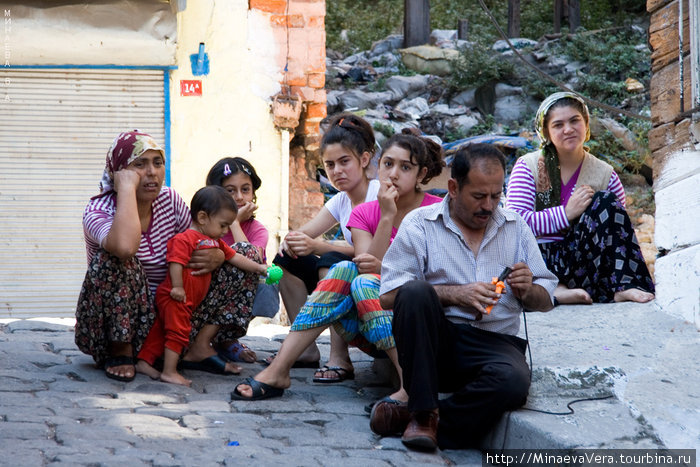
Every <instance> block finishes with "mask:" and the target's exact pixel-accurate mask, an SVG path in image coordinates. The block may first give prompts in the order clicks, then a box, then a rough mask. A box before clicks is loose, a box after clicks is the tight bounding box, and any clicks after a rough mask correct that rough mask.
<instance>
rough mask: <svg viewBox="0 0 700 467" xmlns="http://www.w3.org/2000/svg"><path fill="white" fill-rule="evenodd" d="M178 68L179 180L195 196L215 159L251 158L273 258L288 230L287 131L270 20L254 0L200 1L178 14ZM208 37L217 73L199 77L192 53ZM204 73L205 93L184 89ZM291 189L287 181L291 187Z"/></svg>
mask: <svg viewBox="0 0 700 467" xmlns="http://www.w3.org/2000/svg"><path fill="white" fill-rule="evenodd" d="M177 16H178V18H177V19H178V21H177V23H178V39H177V54H176V62H177V67H178V68H177V69H176V70H173V71H172V72H171V75H170V76H171V82H170V92H171V94H170V95H171V106H170V110H171V138H170V141H171V161H170V169H171V172H170V174H171V185H172V187H173V188H175V190H177V191H178V193H180V195H181V196H182V197H183V199H184V200H185V201H186V202H188V203H189V201H190V200H191V198H192V195H193V194H194V192H195V191H196V190H197V189H199V188H200V187H202V186H203V185H204V183H205V179H206V175H207V173H208V172H209V169H210V168H211V166H212V165H213V164H214V163H215V162H216V161H218V160H219V159H220V158H222V157H225V156H232V157H235V156H240V157H244V158H246V159H248V160H249V161H250V162H251V163H252V164H253V166H254V167H255V169H256V171H257V172H258V174H259V175H260V178H261V179H262V187H261V188H260V190H258V193H257V195H258V206H259V208H258V211H257V215H256V218H257V219H258V220H259V221H260V222H262V223H263V224H264V225H265V226H266V227H267V228H268V230H269V231H270V242H269V244H268V249H267V254H268V258H269V261H271V259H272V257H273V256H274V253H275V251H276V249H277V238H276V234H277V232H278V231H279V230H280V195H281V193H280V186H281V178H280V177H281V160H282V157H281V145H280V142H281V137H280V133H279V131H277V129H276V128H275V127H274V124H273V121H272V116H271V113H270V100H271V96H274V95H275V94H277V92H279V90H280V84H279V82H280V79H281V73H280V72H281V70H280V69H279V66H278V65H277V64H276V62H275V54H276V53H277V47H278V46H277V45H275V44H274V41H273V35H272V29H271V27H270V24H269V19H267V18H263V17H261V15H260V13H259V12H256V11H249V10H248V1H247V0H227V1H213V0H197V1H190V2H187V8H186V9H185V10H184V11H181V12H179V13H178V14H177ZM200 42H204V44H205V51H206V53H207V54H208V56H209V67H210V68H209V74H208V75H206V76H193V75H192V68H191V66H190V55H191V54H194V53H197V51H198V49H199V43H200ZM183 79H184V80H191V79H201V80H202V86H203V95H202V96H201V97H193V96H180V80H183ZM285 189H286V187H285Z"/></svg>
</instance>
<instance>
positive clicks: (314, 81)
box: [308, 73, 327, 118]
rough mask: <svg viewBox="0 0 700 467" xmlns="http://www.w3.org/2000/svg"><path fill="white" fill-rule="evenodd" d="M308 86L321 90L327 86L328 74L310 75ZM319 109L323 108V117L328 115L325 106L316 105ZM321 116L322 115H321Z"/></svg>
mask: <svg viewBox="0 0 700 467" xmlns="http://www.w3.org/2000/svg"><path fill="white" fill-rule="evenodd" d="M308 85H309V86H311V87H312V88H317V89H320V88H322V87H323V86H325V85H326V74H325V73H309V75H308ZM315 105H317V106H319V107H323V116H322V117H321V118H323V117H325V116H326V115H327V113H326V105H325V104H315ZM319 115H320V113H319Z"/></svg>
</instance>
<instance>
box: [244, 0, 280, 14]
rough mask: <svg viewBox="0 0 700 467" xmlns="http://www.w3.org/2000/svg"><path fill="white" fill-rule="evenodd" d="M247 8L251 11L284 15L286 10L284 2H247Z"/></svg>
mask: <svg viewBox="0 0 700 467" xmlns="http://www.w3.org/2000/svg"><path fill="white" fill-rule="evenodd" d="M248 7H249V8H250V9H251V10H260V11H265V12H267V13H284V12H285V11H286V9H287V1H286V0H249V1H248Z"/></svg>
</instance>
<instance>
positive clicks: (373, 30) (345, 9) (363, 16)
mask: <svg viewBox="0 0 700 467" xmlns="http://www.w3.org/2000/svg"><path fill="white" fill-rule="evenodd" d="M484 3H485V4H486V6H487V8H489V10H490V11H491V13H492V14H493V16H494V17H495V18H496V19H497V21H498V22H499V25H500V27H501V29H503V30H506V28H507V26H508V25H507V17H508V16H507V13H508V2H506V1H504V0H484ZM552 5H553V0H521V2H520V24H521V33H520V35H521V37H529V38H532V39H538V38H540V37H542V35H544V34H547V33H552V32H553V25H554V23H553V6H552ZM645 5H646V2H645V0H586V1H582V2H581V24H582V26H583V28H585V29H588V30H592V29H599V28H605V27H611V26H619V25H623V24H628V23H629V21H630V19H631V16H633V15H630V13H633V14H634V15H635V16H638V15H640V14H644V13H645ZM403 11H404V2H403V0H330V1H327V2H326V35H327V39H326V45H327V46H328V47H329V48H331V49H334V50H338V51H340V52H343V53H352V52H356V51H358V50H367V49H369V48H370V46H371V45H372V42H374V41H376V40H379V39H383V38H385V37H386V36H388V35H389V34H394V33H401V31H402V29H403ZM460 19H466V20H467V21H468V23H469V40H471V41H482V42H491V43H493V42H494V41H496V40H498V39H500V37H499V36H498V33H497V31H496V29H495V28H494V26H493V24H492V23H491V20H490V19H489V17H488V16H487V15H486V13H485V12H484V11H483V10H482V9H481V6H480V5H479V2H478V1H476V0H474V1H469V2H457V1H455V0H430V26H431V28H433V29H457V22H458V21H459V20H460ZM562 26H563V30H564V31H566V29H567V28H566V24H563V25H562ZM343 30H346V31H347V37H348V42H345V41H344V40H343V39H341V37H340V34H341V31H343Z"/></svg>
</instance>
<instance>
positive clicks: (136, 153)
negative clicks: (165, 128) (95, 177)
mask: <svg viewBox="0 0 700 467" xmlns="http://www.w3.org/2000/svg"><path fill="white" fill-rule="evenodd" d="M149 150H154V151H160V153H161V154H162V155H163V160H165V151H164V150H163V148H161V147H160V146H159V145H158V143H156V140H155V139H153V137H151V135H148V134H146V133H141V132H140V131H138V130H133V131H127V132H124V133H120V134H119V136H117V137H116V138H114V141H113V142H112V146H111V147H110V148H109V151H107V160H106V163H105V171H104V173H103V174H102V180H100V194H99V195H97V196H96V197H95V198H99V197H102V196H105V195H108V194H109V193H112V192H113V191H114V173H115V172H118V171H120V170H122V169H123V168H125V167H126V166H127V165H129V164H131V163H132V162H133V161H134V160H136V159H138V158H139V157H141V156H142V155H143V153H144V152H146V151H149Z"/></svg>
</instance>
